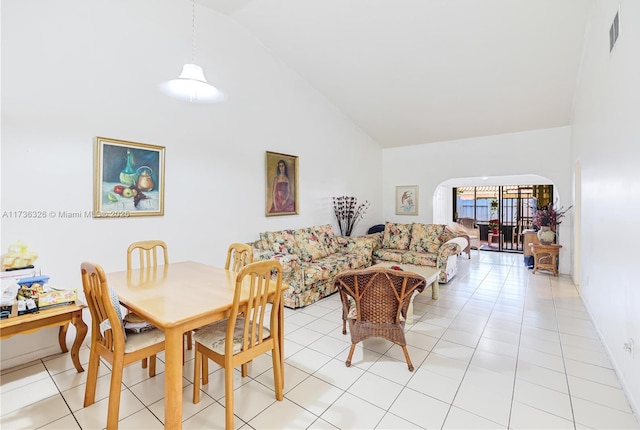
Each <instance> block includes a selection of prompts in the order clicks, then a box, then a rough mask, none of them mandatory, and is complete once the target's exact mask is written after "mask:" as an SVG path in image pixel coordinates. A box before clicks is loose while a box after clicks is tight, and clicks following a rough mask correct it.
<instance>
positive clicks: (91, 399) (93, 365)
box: [84, 348, 100, 408]
mask: <svg viewBox="0 0 640 430" xmlns="http://www.w3.org/2000/svg"><path fill="white" fill-rule="evenodd" d="M99 367H100V356H99V355H98V353H96V352H94V351H93V348H92V349H91V352H90V353H89V369H88V370H87V386H86V387H85V390H84V407H85V408H86V407H87V406H89V405H93V404H94V403H95V401H96V385H97V383H98V368H99Z"/></svg>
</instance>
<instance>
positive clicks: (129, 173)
mask: <svg viewBox="0 0 640 430" xmlns="http://www.w3.org/2000/svg"><path fill="white" fill-rule="evenodd" d="M164 150H165V148H164V147H163V146H156V145H149V144H146V143H137V142H128V141H125V140H117V139H109V138H105V137H96V142H95V153H94V178H93V182H94V191H93V217H94V218H127V217H133V216H157V215H164Z"/></svg>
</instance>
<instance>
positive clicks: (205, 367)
mask: <svg viewBox="0 0 640 430" xmlns="http://www.w3.org/2000/svg"><path fill="white" fill-rule="evenodd" d="M197 346H198V345H197V344H196V347H197ZM208 383H209V357H207V356H206V355H203V357H202V385H207V384H208Z"/></svg>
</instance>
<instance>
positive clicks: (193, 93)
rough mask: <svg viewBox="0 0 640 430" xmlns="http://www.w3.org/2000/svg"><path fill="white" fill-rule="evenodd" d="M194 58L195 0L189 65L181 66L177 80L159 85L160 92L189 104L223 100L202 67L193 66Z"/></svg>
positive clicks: (194, 2)
mask: <svg viewBox="0 0 640 430" xmlns="http://www.w3.org/2000/svg"><path fill="white" fill-rule="evenodd" d="M195 57H196V0H192V8H191V63H187V64H185V65H184V66H182V73H180V76H178V78H177V79H172V80H170V81H167V82H164V83H162V84H161V85H160V88H161V90H162V92H164V93H165V94H167V95H168V96H170V97H174V98H177V99H180V100H184V101H188V102H190V103H215V102H218V101H222V100H224V94H223V93H222V92H221V91H220V90H218V89H217V88H216V87H214V86H213V85H211V84H209V83H208V82H207V79H206V78H205V77H204V71H203V70H202V67H200V66H198V65H197V64H195Z"/></svg>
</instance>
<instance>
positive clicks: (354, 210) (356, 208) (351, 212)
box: [331, 196, 369, 236]
mask: <svg viewBox="0 0 640 430" xmlns="http://www.w3.org/2000/svg"><path fill="white" fill-rule="evenodd" d="M331 200H332V205H333V212H334V213H335V214H336V218H337V219H338V227H339V228H340V234H341V235H342V236H351V233H352V232H353V227H355V225H356V223H357V222H358V221H359V220H361V219H362V218H363V217H364V214H365V213H366V212H367V209H369V202H368V201H367V200H365V202H364V203H360V204H358V198H357V197H348V196H341V197H332V198H331Z"/></svg>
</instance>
